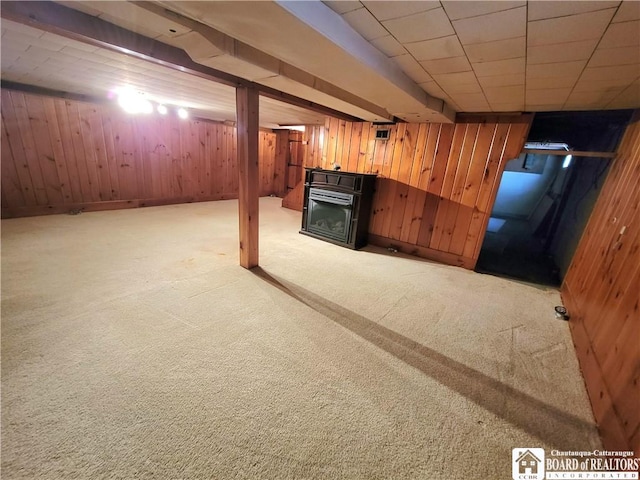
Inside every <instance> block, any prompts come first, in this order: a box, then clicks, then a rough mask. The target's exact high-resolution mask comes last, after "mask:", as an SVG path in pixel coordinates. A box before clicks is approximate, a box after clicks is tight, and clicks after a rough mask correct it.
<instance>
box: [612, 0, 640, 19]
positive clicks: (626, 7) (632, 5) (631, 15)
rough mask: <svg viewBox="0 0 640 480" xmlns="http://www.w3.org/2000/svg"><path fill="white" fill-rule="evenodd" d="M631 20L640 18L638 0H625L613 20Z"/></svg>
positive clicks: (639, 3)
mask: <svg viewBox="0 0 640 480" xmlns="http://www.w3.org/2000/svg"><path fill="white" fill-rule="evenodd" d="M630 20H640V2H638V1H637V0H625V1H623V2H622V4H621V5H620V7H618V11H617V12H616V14H615V16H614V17H613V20H612V22H613V23H618V22H628V21H630Z"/></svg>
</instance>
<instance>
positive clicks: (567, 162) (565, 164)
mask: <svg viewBox="0 0 640 480" xmlns="http://www.w3.org/2000/svg"><path fill="white" fill-rule="evenodd" d="M572 158H573V157H572V156H571V155H567V156H566V157H564V162H562V168H568V167H569V165H571V159H572ZM556 165H557V164H556Z"/></svg>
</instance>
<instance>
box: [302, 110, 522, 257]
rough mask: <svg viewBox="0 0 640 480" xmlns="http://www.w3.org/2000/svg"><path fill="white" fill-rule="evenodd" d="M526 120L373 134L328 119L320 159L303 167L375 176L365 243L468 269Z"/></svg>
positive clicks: (473, 121)
mask: <svg viewBox="0 0 640 480" xmlns="http://www.w3.org/2000/svg"><path fill="white" fill-rule="evenodd" d="M531 119H532V116H531V115H511V116H473V115H470V116H467V117H460V118H459V119H458V120H457V123H456V124H436V123H422V124H417V123H399V124H396V125H385V126H376V125H373V124H371V123H349V122H345V121H342V120H336V119H333V118H329V119H328V120H327V123H326V125H325V132H324V139H323V140H324V141H323V142H322V144H323V150H322V157H321V158H320V161H319V162H318V158H317V156H316V158H314V159H309V160H307V161H306V164H307V165H310V166H321V167H322V168H325V169H332V168H333V167H334V164H338V165H340V167H341V169H342V170H344V171H348V172H363V173H377V174H378V176H379V177H378V182H377V189H376V194H375V198H374V203H373V216H372V220H371V224H370V226H369V239H370V241H371V242H372V243H375V244H378V245H382V246H390V245H392V246H394V247H395V248H398V249H399V250H401V251H405V252H406V253H410V254H413V255H419V256H422V257H426V258H431V259H434V260H437V261H441V262H445V263H449V264H453V265H460V266H463V267H466V268H474V266H475V263H476V260H477V258H478V255H479V253H480V247H481V245H482V241H483V239H484V233H485V230H486V226H487V223H488V221H489V216H490V213H491V208H492V206H493V201H494V199H495V196H496V193H497V189H498V185H499V181H500V178H501V174H502V170H503V168H504V165H505V163H506V162H507V161H508V160H510V159H512V158H515V157H517V156H518V155H519V154H520V151H521V150H522V147H523V145H524V141H525V139H526V136H527V134H528V131H529V127H530V124H531ZM380 128H385V129H387V128H388V129H390V132H389V139H388V140H376V139H375V135H376V131H377V130H378V129H380ZM300 193H301V192H300ZM299 203H300V208H301V206H302V197H301V196H300V199H299Z"/></svg>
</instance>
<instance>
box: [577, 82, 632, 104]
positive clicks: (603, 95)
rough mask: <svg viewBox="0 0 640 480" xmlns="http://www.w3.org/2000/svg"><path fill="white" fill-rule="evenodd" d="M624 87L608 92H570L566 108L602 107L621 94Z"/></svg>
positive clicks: (611, 89)
mask: <svg viewBox="0 0 640 480" xmlns="http://www.w3.org/2000/svg"><path fill="white" fill-rule="evenodd" d="M623 90H624V87H617V88H616V87H614V88H610V89H608V90H598V91H591V92H576V91H573V92H571V95H569V98H568V99H567V106H575V105H592V106H596V105H597V106H599V107H604V106H605V105H607V104H608V103H609V102H611V101H612V100H613V99H614V98H616V97H617V96H618V95H620V94H621V93H622V91H623Z"/></svg>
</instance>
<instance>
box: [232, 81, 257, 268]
mask: <svg viewBox="0 0 640 480" xmlns="http://www.w3.org/2000/svg"><path fill="white" fill-rule="evenodd" d="M258 102H259V96H258V91H257V90H256V89H253V88H249V87H243V86H240V87H236V115H237V123H236V126H237V138H238V175H239V177H240V181H239V191H238V212H239V215H240V265H241V266H243V267H244V268H253V267H257V266H258V238H259V237H258V201H259V198H260V189H259V182H258V180H259V175H258V130H259V126H258Z"/></svg>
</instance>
